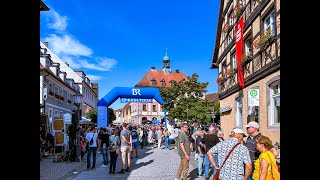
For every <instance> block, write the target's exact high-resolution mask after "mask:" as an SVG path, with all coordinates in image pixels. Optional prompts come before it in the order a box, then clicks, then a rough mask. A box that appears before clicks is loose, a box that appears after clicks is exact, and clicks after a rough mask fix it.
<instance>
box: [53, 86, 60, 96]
mask: <svg viewBox="0 0 320 180" xmlns="http://www.w3.org/2000/svg"><path fill="white" fill-rule="evenodd" d="M54 95H55V97H56V98H59V87H58V86H56V85H55V86H54Z"/></svg>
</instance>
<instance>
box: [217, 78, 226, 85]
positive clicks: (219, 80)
mask: <svg viewBox="0 0 320 180" xmlns="http://www.w3.org/2000/svg"><path fill="white" fill-rule="evenodd" d="M224 81H225V78H224V77H218V78H217V83H218V84H222V83H224Z"/></svg>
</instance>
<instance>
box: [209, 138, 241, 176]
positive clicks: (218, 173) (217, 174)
mask: <svg viewBox="0 0 320 180" xmlns="http://www.w3.org/2000/svg"><path fill="white" fill-rule="evenodd" d="M239 144H240V143H237V144H236V145H234V146H233V148H232V149H231V151H230V152H229V153H228V155H227V157H226V159H225V160H224V161H223V163H222V165H221V166H220V170H221V168H222V166H223V165H224V163H225V162H226V161H227V159H228V157H229V156H230V154H231V153H232V151H233V150H234V148H235V147H236V146H238V145H239ZM220 170H217V172H216V174H215V175H214V176H213V180H219V175H220Z"/></svg>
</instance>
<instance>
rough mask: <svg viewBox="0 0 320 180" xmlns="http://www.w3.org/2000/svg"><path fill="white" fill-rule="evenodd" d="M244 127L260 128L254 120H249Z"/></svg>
mask: <svg viewBox="0 0 320 180" xmlns="http://www.w3.org/2000/svg"><path fill="white" fill-rule="evenodd" d="M245 127H253V128H257V129H259V128H260V126H259V124H258V123H257V122H255V121H251V122H249V123H248V124H247V125H245Z"/></svg>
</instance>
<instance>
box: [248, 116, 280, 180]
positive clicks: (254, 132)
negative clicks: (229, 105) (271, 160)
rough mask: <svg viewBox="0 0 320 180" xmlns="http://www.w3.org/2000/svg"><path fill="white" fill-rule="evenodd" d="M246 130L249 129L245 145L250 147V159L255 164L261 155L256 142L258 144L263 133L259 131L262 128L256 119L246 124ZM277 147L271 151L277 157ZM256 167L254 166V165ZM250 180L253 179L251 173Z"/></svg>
mask: <svg viewBox="0 0 320 180" xmlns="http://www.w3.org/2000/svg"><path fill="white" fill-rule="evenodd" d="M245 127H246V130H247V134H248V137H247V141H245V143H244V145H245V146H246V147H247V148H248V149H249V153H250V159H251V161H252V164H253V166H254V162H255V161H256V159H258V158H259V156H260V154H261V153H260V151H258V149H257V148H256V144H257V139H258V137H260V136H261V133H260V132H259V129H260V125H259V124H258V123H257V122H255V121H251V122H249V123H248V124H247V125H245ZM274 150H275V148H271V149H270V151H271V152H272V153H273V155H274V156H275V157H276V156H278V154H277V151H274ZM253 169H254V167H253ZM248 180H252V174H251V175H250V177H249V179H248Z"/></svg>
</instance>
